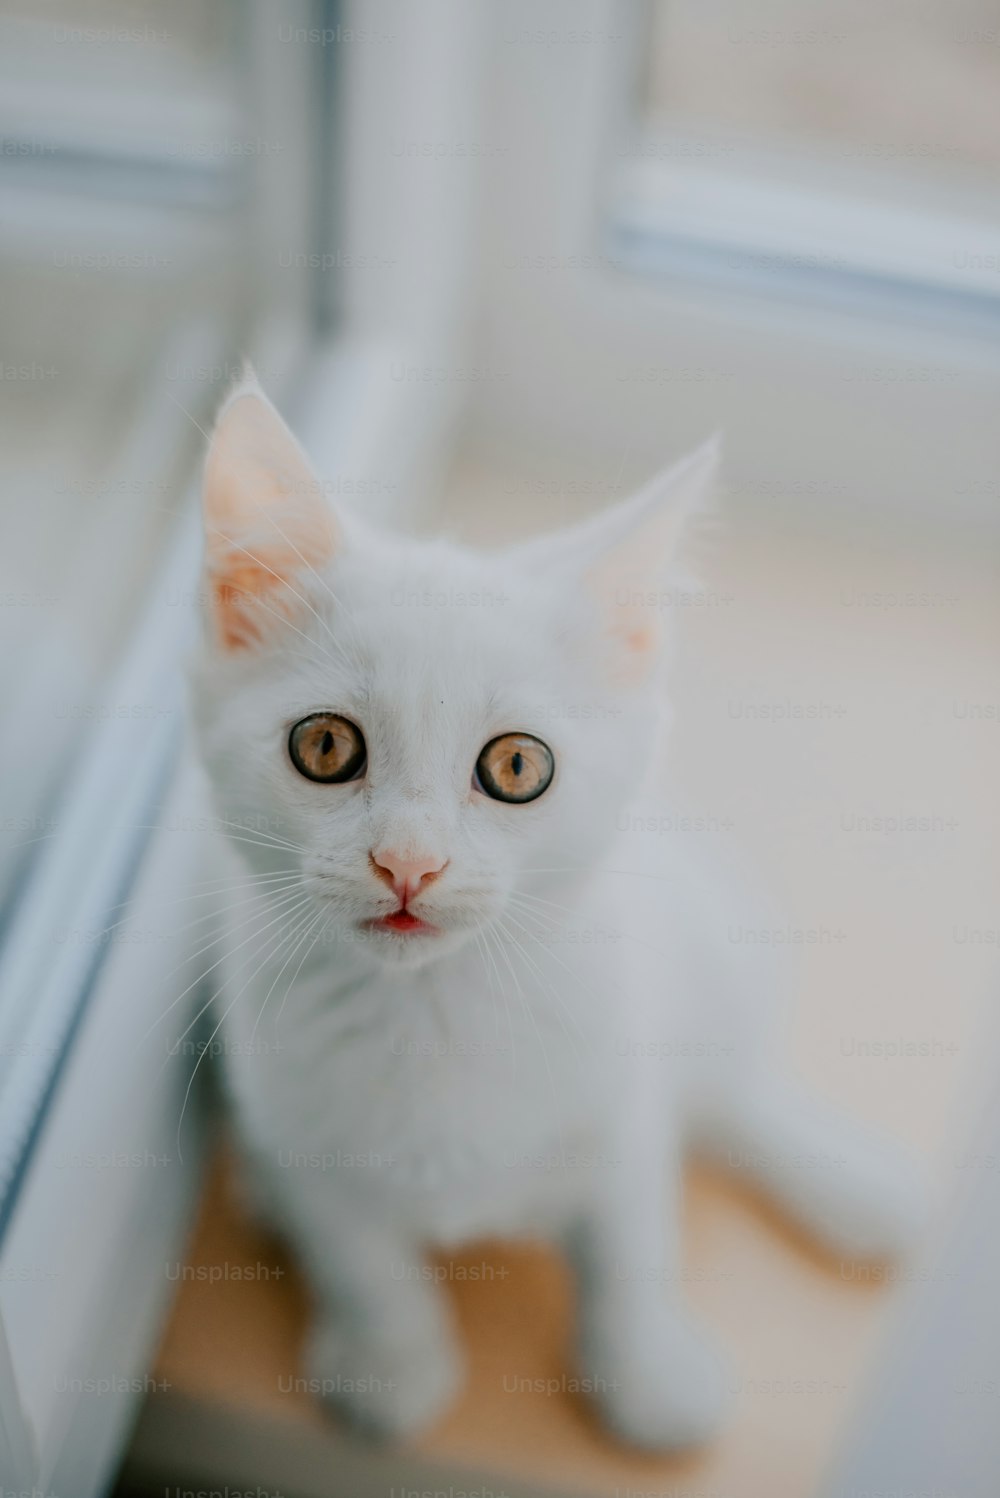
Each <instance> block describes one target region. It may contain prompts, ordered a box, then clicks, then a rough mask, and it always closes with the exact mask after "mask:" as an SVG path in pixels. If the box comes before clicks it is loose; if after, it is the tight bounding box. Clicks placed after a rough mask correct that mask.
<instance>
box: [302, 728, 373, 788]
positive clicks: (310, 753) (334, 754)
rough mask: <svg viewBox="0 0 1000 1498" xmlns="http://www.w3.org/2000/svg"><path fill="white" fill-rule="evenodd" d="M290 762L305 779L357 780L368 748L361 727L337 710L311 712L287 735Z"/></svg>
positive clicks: (328, 782) (327, 781)
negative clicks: (333, 711)
mask: <svg viewBox="0 0 1000 1498" xmlns="http://www.w3.org/2000/svg"><path fill="white" fill-rule="evenodd" d="M288 752H289V754H290V755H291V757H292V764H293V765H294V766H295V768H296V769H297V770H298V772H299V774H300V775H304V776H305V777H306V779H307V780H319V781H322V782H323V783H324V784H327V785H329V784H333V783H336V782H337V781H343V780H356V779H357V777H358V776H359V775H360V774H361V771H362V770H363V769H364V767H365V759H366V757H367V752H368V751H367V750H366V749H365V741H364V739H363V738H362V736H361V729H360V728H357V727H355V725H354V724H353V723H350V722H348V720H347V719H346V718H341V717H338V715H337V714H336V713H310V715H309V717H308V718H301V719H300V720H299V722H298V723H296V724H295V727H294V728H293V729H292V731H291V733H290V734H289V735H288Z"/></svg>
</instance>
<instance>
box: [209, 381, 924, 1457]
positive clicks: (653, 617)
mask: <svg viewBox="0 0 1000 1498" xmlns="http://www.w3.org/2000/svg"><path fill="white" fill-rule="evenodd" d="M715 466H716V456H715V452H714V450H713V449H704V450H702V451H699V452H697V453H696V454H695V455H694V456H693V457H691V458H689V459H687V461H685V462H684V463H682V464H680V465H679V466H678V467H676V468H674V469H672V470H671V471H670V472H668V473H667V474H665V475H663V476H662V477H660V478H658V479H657V480H656V481H655V482H654V483H653V484H651V485H650V486H649V487H648V488H646V489H645V490H643V491H642V492H641V493H640V494H638V495H637V496H635V497H634V498H633V499H631V500H630V501H629V502H627V503H626V504H623V505H620V506H618V507H617V508H615V509H613V510H611V511H609V512H608V513H605V514H601V515H599V516H598V517H596V518H595V519H593V520H591V521H588V522H586V523H585V524H582V525H578V526H576V527H574V528H573V529H571V530H569V531H568V532H566V533H565V534H562V535H556V536H553V537H546V538H544V539H542V540H540V541H535V542H530V543H527V544H524V545H520V546H517V547H514V548H511V549H509V550H506V551H500V552H497V553H495V554H484V555H479V554H475V553H473V552H470V551H467V550H464V549H462V548H459V547H456V546H452V545H448V544H445V543H443V542H433V543H427V542H418V541H413V540H407V539H402V538H399V537H395V536H391V535H387V534H384V533H382V532H380V531H377V530H376V529H374V528H373V527H370V526H368V525H367V524H365V523H363V522H362V521H361V520H360V519H359V518H358V517H356V516H355V515H352V514H348V513H346V512H344V513H341V512H339V511H338V512H336V513H335V512H334V510H333V509H332V507H330V506H329V505H328V504H327V502H326V500H325V498H324V496H323V492H322V486H321V485H319V484H318V483H317V481H316V480H315V479H314V478H313V476H312V474H311V473H310V470H309V468H308V465H307V463H306V460H305V459H304V457H303V455H302V453H301V451H300V450H299V448H298V446H297V445H296V443H295V441H294V439H293V438H292V437H291V435H290V434H289V432H288V431H287V429H286V428H285V427H284V425H283V424H282V422H281V421H280V418H279V417H278V416H277V414H276V413H275V411H274V410H273V408H272V407H271V406H270V405H269V404H268V403H267V401H266V400H265V398H264V397H263V396H262V395H261V393H260V392H259V390H258V389H257V388H256V387H255V386H253V385H252V384H250V385H245V386H243V387H241V388H240V389H239V390H238V391H237V392H236V393H235V395H234V396H233V397H232V398H231V399H230V401H229V403H228V404H227V405H226V406H225V408H224V409H223V412H222V414H221V417H220V420H219V423H218V426H217V429H216V433H215V436H214V438H213V442H212V447H211V452H210V454H209V459H208V466H207V472H206V485H205V512H206V532H207V559H206V571H207V596H208V598H209V607H208V619H207V630H206V642H205V645H204V648H203V650H202V652H201V656H200V659H199V661H198V663H197V669H196V672H195V681H194V696H195V704H196V718H197V725H198V733H199V738H200V744H201V749H202V753H203V757H204V760H205V763H206V766H207V768H208V771H209V774H210V778H211V782H212V785H213V788H214V795H215V798H216V802H217V808H218V810H219V812H220V814H221V816H222V817H223V818H224V819H225V820H226V821H227V822H228V823H229V824H230V825H231V827H232V832H233V836H232V842H231V849H232V853H231V856H232V857H233V859H234V860H237V861H238V863H239V866H240V868H242V869H243V871H244V880H245V883H246V885H247V888H248V889H249V891H250V893H247V892H246V890H245V891H244V894H243V897H242V898H243V901H244V903H243V905H242V906H237V907H236V909H235V910H234V912H233V914H232V917H231V919H232V932H231V936H230V938H229V940H230V947H231V953H230V956H229V959H228V962H229V968H228V973H227V977H226V981H225V983H224V984H223V985H222V991H221V992H220V993H219V995H218V997H217V1000H216V1002H217V1006H218V1010H219V1014H220V1016H221V1015H222V1013H223V1011H225V1021H224V1023H225V1026H226V1031H227V1042H228V1044H227V1046H226V1053H227V1061H226V1068H227V1074H228V1082H229V1085H230V1089H231V1092H232V1096H233V1099H234V1104H235V1109H236V1113H237V1116H238V1120H239V1127H240V1133H241V1137H242V1140H243V1143H244V1146H245V1148H246V1150H247V1153H248V1155H249V1157H250V1159H251V1161H252V1166H253V1172H254V1176H255V1179H256V1182H257V1184H258V1185H259V1187H260V1188H261V1190H262V1192H263V1193H264V1194H265V1195H266V1199H267V1202H268V1204H269V1208H270V1211H271V1212H272V1214H273V1215H274V1217H275V1219H276V1220H277V1221H278V1222H279V1223H280V1224H281V1225H282V1226H283V1228H284V1229H285V1231H286V1232H288V1233H289V1234H290V1235H291V1237H292V1238H293V1240H294V1242H295V1244H296V1246H297V1249H298V1252H299V1254H300V1256H301V1259H302V1261H303V1263H304V1265H305V1268H306V1270H307V1272H308V1274H309V1276H310V1279H311V1282H312V1286H313V1289H314V1291H315V1295H316V1300H317V1318H316V1322H315V1327H314V1331H313V1334H312V1339H311V1347H310V1350H309V1354H308V1356H309V1362H310V1368H309V1374H310V1375H311V1376H312V1378H314V1379H315V1380H316V1381H317V1382H316V1384H315V1387H316V1388H317V1389H319V1390H320V1391H321V1392H324V1393H326V1394H328V1395H329V1396H330V1397H331V1398H333V1399H334V1400H336V1401H337V1402H338V1403H339V1404H341V1405H342V1406H345V1407H346V1408H347V1409H348V1410H349V1411H350V1413H351V1414H352V1415H353V1416H354V1417H355V1418H356V1419H357V1420H358V1421H360V1422H362V1423H364V1424H366V1425H367V1426H369V1427H370V1428H372V1429H375V1430H377V1431H379V1432H382V1433H386V1434H390V1435H400V1434H403V1433H406V1432H410V1431H412V1430H415V1429H417V1428H419V1427H421V1426H423V1425H424V1424H425V1423H426V1422H428V1421H430V1420H431V1419H433V1418H434V1417H435V1416H436V1415H437V1414H438V1413H439V1412H440V1411H441V1410H442V1409H443V1407H444V1406H445V1405H446V1404H447V1402H448V1401H449V1400H450V1399H451V1398H452V1396H453V1395H454V1393H455V1391H456V1388H457V1387H458V1382H459V1352H458V1348H457V1346H456V1341H455V1336H454V1332H453V1329H452V1327H451V1325H450V1323H449V1314H448V1305H447V1302H446V1301H445V1299H444V1298H443V1297H442V1295H441V1294H440V1292H439V1290H438V1289H437V1287H436V1286H435V1284H434V1283H433V1279H432V1278H430V1277H428V1276H427V1275H423V1274H421V1273H420V1270H419V1267H418V1266H419V1265H420V1264H421V1254H422V1252H423V1250H424V1248H425V1247H427V1246H449V1245H456V1244H459V1243H462V1242H464V1241H466V1240H469V1239H471V1238H474V1237H478V1236H482V1235H486V1234H490V1235H507V1236H514V1235H517V1236H523V1235H530V1236H533V1237H537V1236H544V1237H546V1238H550V1239H553V1240H555V1241H558V1242H559V1243H561V1244H562V1245H564V1246H565V1248H566V1249H567V1251H568V1253H569V1255H570V1257H571V1260H572V1263H573V1265H574V1268H575V1270H576V1273H577V1279H578V1284H579V1318H578V1321H579V1333H578V1364H579V1366H578V1369H577V1373H578V1375H579V1377H580V1378H581V1380H582V1381H584V1382H583V1383H582V1384H581V1386H582V1387H585V1388H589V1389H590V1390H591V1391H592V1392H593V1394H594V1396H595V1398H596V1400H597V1402H598V1404H599V1406H600V1407H601V1409H602V1411H603V1413H604V1415H605V1417H606V1419H607V1420H608V1421H609V1422H610V1424H611V1425H612V1426H613V1428H614V1429H615V1430H616V1431H618V1432H619V1433H620V1434H621V1435H622V1436H623V1437H625V1438H626V1439H628V1440H631V1441H634V1442H637V1443H639V1444H641V1445H644V1446H650V1447H671V1446H683V1445H687V1444H691V1443H697V1442H701V1441H703V1440H704V1439H706V1438H707V1437H708V1436H709V1434H710V1433H711V1432H712V1431H713V1429H714V1428H715V1426H716V1424H717V1422H718V1420H719V1418H720V1415H721V1414H722V1412H723V1405H724V1388H725V1379H724V1377H723V1375H722V1372H721V1369H720V1366H719V1363H718V1362H717V1360H716V1357H715V1355H714V1353H713V1352H712V1350H711V1348H710V1347H709V1346H708V1345H707V1344H706V1342H705V1341H704V1340H703V1338H702V1336H701V1334H700V1332H699V1331H698V1330H697V1329H696V1328H695V1327H694V1326H693V1325H692V1324H691V1322H690V1321H689V1319H688V1316H687V1313H686V1311H685V1308H684V1305H683V1302H682V1298H681V1295H680V1292H679V1275H678V1265H677V1253H678V1218H679V1202H678V1181H679V1164H678V1161H679V1157H680V1155H681V1152H682V1151H683V1150H687V1149H695V1150H698V1151H699V1152H701V1153H702V1154H706V1155H708V1156H710V1157H712V1158H714V1159H715V1160H716V1161H718V1162H719V1163H720V1164H721V1165H722V1166H724V1167H728V1168H729V1169H731V1170H732V1171H733V1172H734V1173H735V1174H737V1175H739V1176H741V1177H743V1178H745V1179H747V1180H749V1181H751V1182H752V1183H753V1184H754V1185H755V1186H757V1187H759V1188H761V1189H763V1190H764V1191H765V1192H766V1193H767V1194H768V1195H769V1196H771V1197H772V1198H773V1199H774V1200H776V1201H777V1202H778V1203H779V1204H780V1205H781V1207H782V1208H783V1209H784V1210H785V1211H786V1212H787V1213H788V1214H790V1215H791V1217H793V1218H794V1219H795V1221H796V1222H797V1223H799V1224H800V1225H801V1226H802V1227H804V1228H805V1229H807V1230H809V1231H811V1232H813V1233H814V1234H816V1235H818V1236H819V1237H821V1238H822V1239H823V1240H824V1241H825V1242H826V1243H827V1244H828V1245H829V1246H830V1247H831V1248H832V1249H833V1250H835V1251H836V1253H838V1254H841V1255H851V1256H862V1257H883V1256H887V1255H893V1254H895V1253H897V1252H898V1251H899V1250H900V1249H901V1248H902V1247H903V1246H904V1244H905V1242H906V1241H907V1238H908V1236H909V1234H910V1233H911V1231H912V1229H913V1226H914V1220H915V1217H916V1215H917V1214H916V1203H917V1200H918V1195H917V1193H916V1190H915V1187H914V1186H913V1184H912V1182H911V1178H910V1175H909V1173H908V1170H907V1168H906V1166H905V1164H903V1163H901V1162H899V1161H897V1160H895V1158H894V1157H893V1155H892V1153H891V1151H889V1150H888V1149H886V1148H885V1147H883V1146H877V1147H876V1146H875V1145H874V1144H873V1143H872V1141H870V1140H869V1138H868V1136H867V1135H866V1134H865V1133H864V1132H863V1131H861V1130H859V1129H854V1128H852V1127H851V1126H850V1125H849V1124H848V1123H847V1122H846V1121H844V1120H842V1119H840V1118H839V1117H836V1116H834V1115H832V1114H831V1112H830V1111H829V1110H828V1109H826V1108H824V1107H822V1106H820V1105H819V1104H818V1103H815V1102H812V1101H809V1100H807V1099H805V1098H803V1097H802V1096H800V1095H799V1094H798V1092H797V1091H796V1089H795V1088H794V1086H793V1085H792V1084H791V1083H789V1082H788V1081H787V1080H786V1079H784V1078H783V1077H782V1075H781V1074H780V1071H779V1070H777V1069H776V1066H775V1057H774V1055H773V1046H772V1038H771V1037H772V1031H773V1028H774V1027H773V1024H772V1023H771V1021H770V1019H769V1015H772V1014H773V1011H774V1000H773V989H774V983H773V977H772V975H771V974H770V973H769V972H768V971H766V970H764V969H763V968H762V967H761V965H760V961H761V959H760V955H759V953H758V951H757V950H755V949H748V948H739V949H738V950H737V949H734V947H733V946H732V944H730V943H727V942H726V941H725V939H724V933H725V931H726V929H727V927H728V926H730V925H732V924H733V923H734V922H736V923H738V922H739V920H740V913H739V912H734V908H733V906H732V904H731V903H730V898H729V896H728V895H727V894H726V893H725V891H724V890H723V889H722V888H721V886H720V884H719V881H718V879H717V878H716V877H714V876H711V875H709V874H707V873H705V872H703V871H701V870H700V869H699V868H698V867H696V866H695V865H694V864H692V863H691V862H690V861H689V859H688V857H687V850H682V851H681V852H678V853H677V854H674V853H672V852H667V851H666V850H665V847H664V841H665V840H664V839H662V838H646V839H637V838H635V837H634V836H633V837H631V838H630V839H629V840H628V846H627V850H626V849H625V848H623V847H622V846H620V843H621V829H622V828H624V827H634V826H635V825H638V824H637V823H636V822H635V821H634V820H633V819H634V818H643V817H658V816H660V815H662V808H661V807H660V805H659V803H658V801H657V799H656V795H655V793H654V792H653V791H652V790H651V789H650V783H651V780H652V773H651V766H652V765H653V763H654V761H655V760H656V757H657V749H658V746H659V742H660V737H661V729H662V723H663V713H664V695H663V687H662V676H663V671H662V669H661V667H662V660H663V653H664V645H665V641H664V638H663V620H664V618H665V611H664V610H663V609H662V608H660V607H658V606H657V605H658V603H659V601H660V600H659V591H660V589H661V588H662V587H663V584H664V579H665V577H666V576H667V575H668V569H669V567H670V564H671V561H672V557H673V553H674V551H675V548H676V545H677V541H678V537H679V533H680V531H681V529H682V527H683V525H684V522H685V520H686V518H687V517H688V516H689V515H690V513H691V512H692V511H693V510H694V509H695V508H696V507H697V506H698V505H699V504H700V503H701V502H702V500H703V498H704V496H705V495H706V492H707V491H708V490H709V488H710V485H711V483H712V479H713V474H714V471H715ZM677 841H678V842H680V841H685V840H677ZM616 842H617V843H618V844H619V846H616ZM638 842H645V843H648V844H650V847H649V848H648V849H644V850H643V852H642V853H641V854H639V855H637V853H636V844H637V843H638ZM638 860H641V861H638ZM247 867H249V869H250V870H252V871H253V872H252V875H247V874H246V872H245V871H246V869H247ZM251 879H252V880H253V881H254V882H252V883H251V882H250V881H251ZM279 1011H280V1020H279V1019H278V1014H279ZM274 1021H277V1036H278V1039H279V1040H280V1046H279V1048H278V1049H275V1045H274V1040H273V1037H274V1031H273V1030H272V1029H271V1026H272V1022H274ZM265 1042H267V1043H265Z"/></svg>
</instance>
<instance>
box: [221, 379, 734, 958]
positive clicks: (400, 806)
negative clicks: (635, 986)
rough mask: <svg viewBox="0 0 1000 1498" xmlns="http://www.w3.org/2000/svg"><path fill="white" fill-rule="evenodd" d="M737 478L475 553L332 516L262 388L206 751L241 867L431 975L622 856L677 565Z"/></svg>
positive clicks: (385, 954) (225, 489)
mask: <svg viewBox="0 0 1000 1498" xmlns="http://www.w3.org/2000/svg"><path fill="white" fill-rule="evenodd" d="M715 466H716V455H715V449H714V446H711V447H709V448H705V449H702V450H700V451H699V452H697V453H695V454H694V456H693V457H691V458H688V459H687V460H686V461H685V462H683V463H681V464H680V465H679V466H677V467H676V468H674V469H672V470H670V471H669V472H668V473H666V474H664V475H662V476H661V477H659V478H658V479H656V480H655V481H654V483H652V484H651V485H649V486H648V487H647V488H645V489H644V490H643V491H642V492H641V493H639V494H637V495H635V496H634V497H633V498H632V499H630V500H628V501H627V502H626V503H624V504H620V505H617V506H616V507H614V508H613V509H611V510H609V511H606V512H604V513H602V514H600V515H598V516H597V517H596V518H594V519H591V520H588V521H586V522H584V523H582V524H578V525H576V526H574V527H572V528H571V529H569V530H567V531H564V532H562V533H559V534H555V535H551V536H545V537H543V538H542V539H540V540H535V541H529V542H526V543H522V544H519V545H516V546H511V547H509V548H507V549H503V550H498V551H495V552H483V553H479V552H474V551H471V550H468V549H466V548H463V547H459V546H456V545H452V544H450V543H447V542H444V541H430V542H428V541H418V540H412V539H407V538H404V537H401V536H397V535H394V534H391V533H387V532H385V531H383V530H380V529H377V528H376V527H374V526H372V525H370V524H368V523H367V522H366V521H365V520H364V519H363V518H362V517H361V516H359V515H356V514H354V513H350V512H347V511H340V510H338V509H335V508H334V507H333V506H332V505H331V504H330V503H329V501H328V498H327V496H326V495H325V493H324V488H323V485H322V484H321V483H320V482H319V481H318V480H317V479H316V478H315V477H314V475H313V473H312V472H311V470H310V468H309V465H308V463H307V461H306V459H305V457H304V456H303V454H302V451H301V449H300V448H299V446H298V444H297V443H296V442H295V440H294V438H293V437H292V436H291V434H290V433H289V431H288V429H287V428H286V427H285V425H284V424H283V422H282V421H281V419H280V417H279V416H278V415H277V413H276V412H275V410H274V409H273V407H272V406H271V405H270V404H269V403H268V401H267V400H266V398H265V397H264V396H263V395H262V394H261V392H260V391H259V389H258V388H257V387H256V386H255V385H253V384H252V383H251V384H248V385H245V386H243V387H241V388H240V389H239V390H238V391H237V392H236V393H235V394H234V396H233V397H232V398H231V399H230V400H229V402H228V403H227V404H226V406H225V407H224V408H223V410H222V413H221V415H220V418H219V421H218V424H217V427H216V431H215V434H214V436H213V438H212V443H211V449H210V452H209V455H208V462H207V467H206V475H205V506H204V508H205V528H206V546H205V587H204V596H205V599H206V620H205V625H206V628H205V639H204V644H203V646H202V648H201V651H200V654H199V658H198V661H197V664H196V669H195V673H194V690H195V706H196V720H197V726H198V733H199V737H200V742H201V748H202V753H203V757H204V760H205V763H206V765H207V768H208V770H209V774H210V777H211V780H212V784H213V789H214V795H215V798H216V804H217V807H218V809H219V812H220V815H221V817H222V818H223V820H224V821H225V822H226V823H227V824H228V825H229V827H230V830H231V834H232V836H233V838H234V843H235V846H236V847H237V848H239V850H240V852H241V853H242V854H243V855H244V857H245V858H246V861H247V862H248V863H249V864H250V865H251V866H252V867H253V869H254V870H255V871H257V872H258V873H263V874H268V873H270V872H272V871H273V874H274V886H273V887H274V889H275V890H285V889H287V888H288V885H287V884H286V883H284V882H283V881H284V880H285V878H286V876H287V877H288V878H289V879H291V878H292V877H293V876H297V878H296V880H295V883H294V884H293V885H292V888H293V890H295V891H299V892H301V893H302V894H303V895H305V896H308V902H307V904H306V906H305V910H304V914H305V915H309V914H310V912H311V911H312V910H313V909H314V910H315V915H316V929H317V930H319V929H321V928H322V929H324V930H325V932H326V939H327V941H330V940H331V939H332V940H334V941H336V940H337V939H338V938H339V939H341V940H343V941H344V942H350V943H354V944H355V945H357V946H360V947H363V949H364V950H365V952H366V953H371V954H372V956H373V957H374V958H375V959H376V960H383V961H385V962H389V963H396V964H399V963H403V964H411V965H412V964H417V963H422V962H426V961H428V960H433V958H434V957H435V956H436V955H440V954H441V953H443V952H446V951H448V950H451V949H454V948H455V947H456V946H458V945H459V944H461V943H462V942H464V941H467V940H471V939H472V938H473V936H474V934H475V933H476V932H477V931H478V930H479V929H480V928H482V927H484V926H488V925H489V924H490V923H492V922H495V921H503V920H504V918H505V911H506V910H507V908H508V905H509V902H510V900H511V897H512V896H514V897H515V898H516V897H517V895H518V893H519V892H521V893H523V892H524V891H525V890H526V889H527V890H532V889H535V890H537V889H538V888H539V880H540V879H542V878H545V877H547V876H549V875H550V874H554V873H555V874H564V875H565V876H566V878H567V879H571V878H572V877H573V875H574V874H576V873H577V872H581V873H582V872H583V871H585V870H586V869H587V868H588V867H591V866H592V865H593V864H594V862H595V861H596V860H598V859H599V858H600V855H601V853H602V851H603V850H604V849H606V847H607V846H608V844H609V842H610V841H611V839H612V837H613V835H614V828H615V819H616V816H617V814H618V813H619V811H620V809H621V808H622V806H623V805H624V804H625V803H626V802H627V800H628V799H629V798H630V797H631V796H632V795H633V794H634V793H635V792H636V790H637V789H638V788H639V787H640V785H641V783H642V780H643V778H644V776H645V773H646V771H647V768H648V764H649V761H650V758H651V755H652V754H653V752H654V750H655V747H656V744H657V739H658V728H659V725H660V721H661V717H662V713H663V707H664V697H663V686H662V676H663V672H662V669H661V667H662V662H663V656H664V646H665V643H666V642H665V639H664V634H665V623H666V620H667V618H668V617H669V612H670V611H669V610H668V609H667V608H666V607H665V604H666V602H667V594H666V592H665V589H666V585H667V579H668V577H669V568H670V564H671V561H672V559H673V555H674V552H675V549H676V545H677V540H678V536H679V534H680V531H681V529H682V527H683V525H684V523H685V521H686V519H687V518H688V517H689V516H690V514H691V513H692V511H693V510H695V509H696V508H697V507H698V506H699V505H700V504H701V502H702V500H703V498H704V496H705V494H706V492H707V490H708V489H709V487H710V485H711V482H712V478H713V475H714V470H715ZM299 881H301V883H300V882H299ZM501 929H502V927H501Z"/></svg>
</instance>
